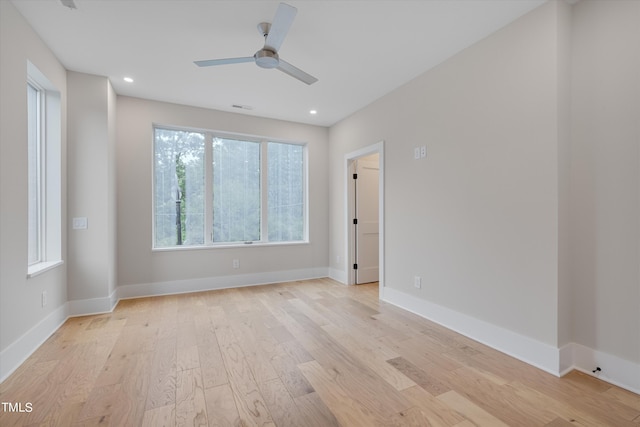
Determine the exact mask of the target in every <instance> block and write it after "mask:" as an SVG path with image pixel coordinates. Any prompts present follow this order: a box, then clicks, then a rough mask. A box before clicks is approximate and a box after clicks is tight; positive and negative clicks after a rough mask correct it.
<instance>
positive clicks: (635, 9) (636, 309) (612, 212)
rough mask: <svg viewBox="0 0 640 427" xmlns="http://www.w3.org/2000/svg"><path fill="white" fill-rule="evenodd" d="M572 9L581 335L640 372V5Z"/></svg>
mask: <svg viewBox="0 0 640 427" xmlns="http://www.w3.org/2000/svg"><path fill="white" fill-rule="evenodd" d="M573 9H574V10H573V33H572V37H573V40H574V46H573V55H572V68H573V80H572V81H573V86H572V91H573V103H572V105H571V108H572V120H571V125H572V130H571V131H572V134H573V141H572V146H571V152H572V161H571V193H572V197H571V206H570V209H571V219H572V221H571V240H572V247H571V253H572V259H571V262H572V270H571V274H572V282H573V289H572V297H573V301H574V305H573V310H574V311H573V338H574V342H576V343H579V344H581V345H583V346H586V347H588V348H590V349H593V350H595V351H597V352H601V353H605V354H609V355H613V356H616V357H619V358H621V359H623V360H624V361H628V362H632V363H635V364H636V366H640V271H639V266H640V249H639V248H640V206H639V204H640V48H639V42H640V25H639V23H640V2H637V1H582V2H579V3H578V4H576V5H575V6H574V8H573ZM596 363H599V362H598V361H597V358H596V360H594V364H596ZM603 374H606V369H605V367H604V366H603ZM635 380H636V381H637V383H636V388H637V389H638V390H640V369H638V372H637V374H636V378H635Z"/></svg>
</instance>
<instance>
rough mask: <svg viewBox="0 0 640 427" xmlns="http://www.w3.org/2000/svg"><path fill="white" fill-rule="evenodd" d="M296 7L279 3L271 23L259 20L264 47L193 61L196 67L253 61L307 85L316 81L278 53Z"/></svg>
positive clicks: (296, 10) (259, 65)
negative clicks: (233, 55)
mask: <svg viewBox="0 0 640 427" xmlns="http://www.w3.org/2000/svg"><path fill="white" fill-rule="evenodd" d="M297 12H298V9H296V8H295V7H293V6H290V5H288V4H286V3H280V4H279V5H278V10H276V15H275V16H274V18H273V23H271V24H270V23H268V22H261V23H260V24H258V30H259V31H260V34H262V35H263V36H264V47H263V48H262V49H260V50H259V51H257V52H256V53H255V54H254V55H253V56H245V57H240V58H225V59H208V60H204V61H194V63H195V64H196V65H197V66H198V67H210V66H212V65H226V64H239V63H242V62H251V61H254V62H255V63H256V65H257V66H258V67H261V68H276V69H278V70H280V71H282V72H283V73H286V74H288V75H290V76H291V77H295V78H296V79H298V80H300V81H301V82H304V83H306V84H308V85H310V84H313V83H315V82H317V81H318V79H317V78H315V77H313V76H312V75H311V74H307V73H305V72H304V71H302V70H301V69H299V68H297V67H294V66H293V65H291V64H289V63H288V62H286V61H285V60H283V59H281V58H280V56H279V55H278V49H280V46H281V45H282V42H283V41H284V38H285V36H286V35H287V32H288V31H289V28H290V27H291V24H292V23H293V19H294V18H295V17H296V13H297Z"/></svg>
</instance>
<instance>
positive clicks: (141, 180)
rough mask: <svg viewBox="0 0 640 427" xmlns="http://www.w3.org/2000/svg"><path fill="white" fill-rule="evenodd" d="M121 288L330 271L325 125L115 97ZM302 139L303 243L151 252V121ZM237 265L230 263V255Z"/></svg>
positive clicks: (189, 286)
mask: <svg viewBox="0 0 640 427" xmlns="http://www.w3.org/2000/svg"><path fill="white" fill-rule="evenodd" d="M117 123H118V126H117V132H118V134H117V140H118V145H117V176H118V183H117V194H118V200H117V205H118V208H117V209H118V246H117V247H118V283H119V285H120V289H119V291H118V292H119V294H120V295H122V296H134V295H140V294H148V293H149V292H154V293H156V292H159V293H165V292H179V291H188V290H198V289H204V288H215V287H228V286H239V285H246V284H256V283H264V282H271V281H278V280H294V279H299V278H304V277H318V276H326V275H327V264H328V259H327V258H328V252H329V251H328V235H327V233H326V230H327V229H328V203H327V200H328V163H327V162H328V129H327V128H324V127H319V126H311V125H304V124H296V123H291V122H285V121H279V120H271V119H264V118H257V117H251V116H247V115H240V114H234V113H226V112H221V111H214V110H207V109H202V108H195V107H187V106H182V105H176V104H168V103H162V102H155V101H148V100H142V99H136V98H129V97H123V96H119V97H118V114H117ZM154 124H161V125H170V126H181V127H188V128H198V129H211V130H217V131H222V132H232V133H237V134H245V135H259V136H264V137H271V138H275V139H279V140H285V141H294V142H305V143H307V146H308V159H309V165H308V167H309V193H308V194H309V239H310V242H309V243H308V244H294V245H278V246H269V247H265V246H258V245H255V246H251V247H245V246H243V247H236V248H208V249H181V250H170V251H164V250H163V251H152V248H151V246H152V199H151V198H152V166H153V161H152V160H153V157H152V154H153V145H152V144H153V133H152V132H153V125H154ZM234 259H237V260H239V262H240V268H238V269H234V268H233V260H234Z"/></svg>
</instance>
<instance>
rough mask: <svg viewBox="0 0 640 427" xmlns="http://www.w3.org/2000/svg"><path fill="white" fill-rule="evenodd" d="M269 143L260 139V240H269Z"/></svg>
mask: <svg viewBox="0 0 640 427" xmlns="http://www.w3.org/2000/svg"><path fill="white" fill-rule="evenodd" d="M268 147H269V143H268V142H267V141H264V140H263V141H260V150H261V151H260V213H261V224H260V240H261V241H263V242H268V241H269V221H268V219H269V212H268V211H269V188H268V182H269V180H268V178H269V176H268V169H269V163H268V159H267V152H268Z"/></svg>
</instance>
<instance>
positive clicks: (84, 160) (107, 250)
mask: <svg viewBox="0 0 640 427" xmlns="http://www.w3.org/2000/svg"><path fill="white" fill-rule="evenodd" d="M67 83H68V97H69V109H68V115H69V119H68V121H69V131H68V140H69V143H68V178H69V200H68V211H69V216H70V217H71V218H74V217H86V218H87V220H88V228H87V229H82V230H74V229H70V230H69V248H68V251H69V263H68V264H69V265H68V272H69V284H68V292H69V300H71V301H76V303H75V305H76V306H78V307H77V308H76V309H75V310H74V311H78V310H79V311H83V312H96V311H107V310H110V309H111V308H112V307H111V303H110V302H111V301H110V299H109V297H110V295H111V293H112V292H113V290H114V289H115V278H116V270H115V257H116V254H115V252H114V248H115V236H116V228H115V223H116V221H115V212H116V205H115V203H114V202H115V156H114V153H115V132H114V122H115V118H114V117H112V116H113V115H114V114H115V96H114V95H113V93H112V92H113V89H112V88H111V84H110V83H109V80H108V79H107V78H106V77H101V76H94V75H89V74H84V73H77V72H71V71H69V72H68V74H67ZM79 301H84V302H83V304H86V303H87V302H88V301H92V305H91V306H87V307H86V308H84V309H83V308H81V307H80V302H79ZM96 304H97V305H96Z"/></svg>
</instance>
